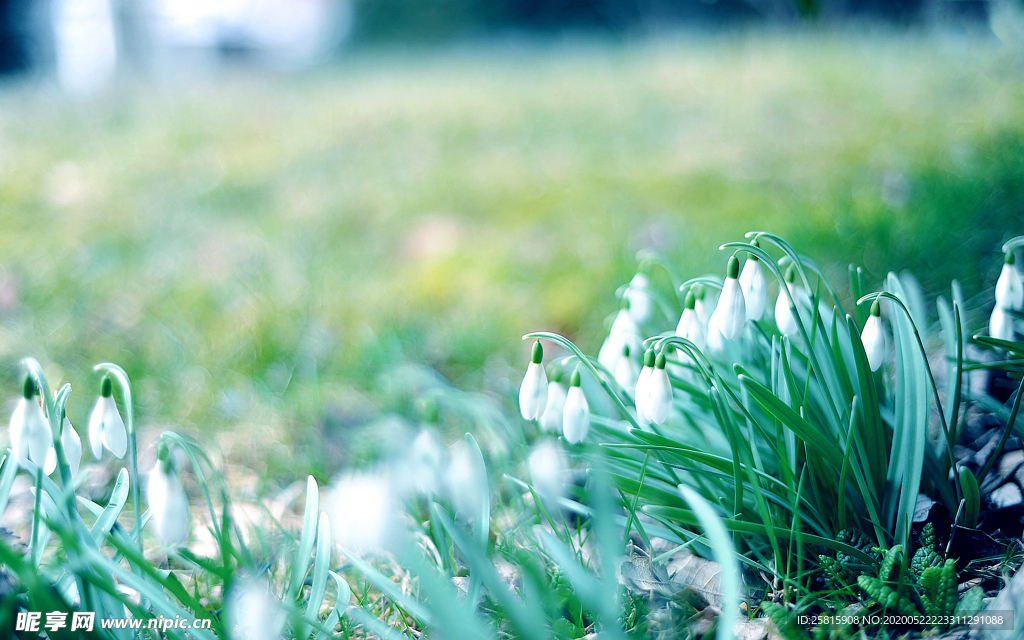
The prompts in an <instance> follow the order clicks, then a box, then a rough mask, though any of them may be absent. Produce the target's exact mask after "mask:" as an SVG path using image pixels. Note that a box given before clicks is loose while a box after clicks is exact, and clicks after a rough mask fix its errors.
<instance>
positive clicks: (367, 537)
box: [324, 473, 402, 554]
mask: <svg viewBox="0 0 1024 640" xmlns="http://www.w3.org/2000/svg"><path fill="white" fill-rule="evenodd" d="M324 503H325V504H324V510H325V511H326V512H327V514H328V516H329V517H330V519H331V530H332V532H333V537H334V542H335V543H337V544H338V545H340V546H341V547H342V549H344V550H345V551H347V552H350V553H357V554H372V553H377V552H380V551H386V550H388V549H391V548H393V547H394V546H395V544H396V543H397V541H398V540H399V539H400V535H401V531H402V522H401V519H400V517H399V515H398V514H399V509H400V506H399V501H398V499H397V498H396V496H395V493H394V491H392V489H391V485H390V484H389V483H388V481H387V480H386V479H385V478H383V477H381V476H379V475H376V474H368V473H360V474H352V475H347V476H344V477H342V478H341V479H339V480H338V481H337V482H335V483H334V488H333V489H331V491H330V492H329V493H328V495H327V499H326V500H325V501H324Z"/></svg>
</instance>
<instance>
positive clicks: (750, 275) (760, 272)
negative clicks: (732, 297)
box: [740, 240, 768, 320]
mask: <svg viewBox="0 0 1024 640" xmlns="http://www.w3.org/2000/svg"><path fill="white" fill-rule="evenodd" d="M751 244H753V245H754V246H757V240H754V241H753V242H752V243H751ZM740 289H742V291H743V302H744V304H745V305H746V309H747V320H760V319H761V316H763V315H764V308H765V306H766V304H767V302H768V285H767V283H766V282H765V279H764V267H763V266H762V265H761V261H760V260H758V259H757V256H755V255H751V256H750V257H748V258H747V261H746V262H745V263H743V271H742V273H740Z"/></svg>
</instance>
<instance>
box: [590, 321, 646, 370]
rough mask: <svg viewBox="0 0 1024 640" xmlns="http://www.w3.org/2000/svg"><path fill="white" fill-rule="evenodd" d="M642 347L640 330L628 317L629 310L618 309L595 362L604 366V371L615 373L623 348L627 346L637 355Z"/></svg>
mask: <svg viewBox="0 0 1024 640" xmlns="http://www.w3.org/2000/svg"><path fill="white" fill-rule="evenodd" d="M642 345H643V339H641V337H640V328H639V327H638V326H637V324H636V322H635V321H634V320H633V317H632V316H631V315H630V313H629V309H627V308H623V309H620V310H619V313H618V314H616V316H615V320H614V321H613V322H612V328H611V329H610V330H609V331H608V337H607V338H606V339H605V341H604V344H602V345H601V350H600V351H599V352H598V354H597V361H598V362H600V363H601V364H602V365H604V368H605V369H607V370H608V371H611V372H612V373H615V369H616V368H617V367H618V364H619V358H621V357H622V349H623V347H627V346H628V347H629V350H630V351H631V352H632V353H639V352H640V351H641V350H642V348H643V346H642Z"/></svg>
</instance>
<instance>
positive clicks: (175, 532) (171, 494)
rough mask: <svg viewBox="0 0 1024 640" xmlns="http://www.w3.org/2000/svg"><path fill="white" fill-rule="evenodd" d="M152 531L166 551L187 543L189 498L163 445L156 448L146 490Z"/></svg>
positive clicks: (169, 452) (167, 450)
mask: <svg viewBox="0 0 1024 640" xmlns="http://www.w3.org/2000/svg"><path fill="white" fill-rule="evenodd" d="M146 502H147V503H148V504H149V512H150V513H151V514H152V516H151V517H150V523H151V529H152V531H153V534H154V535H155V536H156V539H157V540H159V541H160V544H162V545H163V546H165V547H179V546H181V545H182V544H184V543H185V541H186V540H187V539H188V533H189V509H188V496H187V495H186V494H185V490H184V489H183V488H182V487H181V482H180V481H179V480H178V474H177V473H176V472H175V470H174V463H173V461H172V460H171V451H170V449H168V447H167V445H166V444H165V443H163V442H161V443H160V445H159V447H158V448H157V460H156V465H155V466H154V467H153V470H152V471H151V472H150V473H149V484H148V485H147V486H146Z"/></svg>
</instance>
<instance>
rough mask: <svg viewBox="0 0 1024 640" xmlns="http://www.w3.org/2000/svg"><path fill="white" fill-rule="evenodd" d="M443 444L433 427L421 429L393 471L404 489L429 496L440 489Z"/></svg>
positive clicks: (442, 470) (442, 469)
mask: <svg viewBox="0 0 1024 640" xmlns="http://www.w3.org/2000/svg"><path fill="white" fill-rule="evenodd" d="M444 456H445V451H444V445H442V444H441V440H440V438H438V437H437V432H436V431H434V430H433V429H421V430H420V432H419V433H418V434H416V437H415V438H413V441H412V443H411V444H410V445H409V447H408V448H407V449H406V451H405V453H404V455H403V456H402V457H401V460H400V461H399V468H398V469H395V471H394V473H395V476H396V478H397V483H398V484H399V485H400V486H401V488H402V489H403V490H404V491H411V492H413V493H416V494H419V495H424V496H430V495H434V494H435V493H438V492H439V491H440V490H441V483H442V474H443V473H444V468H445V463H444Z"/></svg>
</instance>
